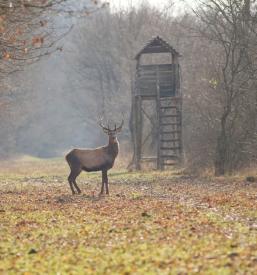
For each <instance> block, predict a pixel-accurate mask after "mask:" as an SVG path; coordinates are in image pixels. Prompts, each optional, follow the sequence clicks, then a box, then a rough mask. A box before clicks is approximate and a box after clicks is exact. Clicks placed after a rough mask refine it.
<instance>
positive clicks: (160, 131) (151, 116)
mask: <svg viewBox="0 0 257 275" xmlns="http://www.w3.org/2000/svg"><path fill="white" fill-rule="evenodd" d="M179 56H180V55H179V53H178V52H177V51H176V50H175V49H173V48H172V47H171V46H170V45H169V44H168V43H167V42H166V41H164V40H163V39H161V38H160V37H159V36H157V37H155V38H153V39H152V40H150V41H149V42H148V43H147V44H146V46H145V47H144V48H143V49H142V50H141V51H140V52H139V53H138V54H137V55H136V57H135V59H136V62H137V64H136V76H135V84H134V87H133V89H132V118H133V124H134V149H135V165H136V169H141V163H142V162H145V161H148V162H154V163H155V164H156V168H157V169H164V168H165V167H166V166H171V165H174V164H177V163H178V162H180V161H181V156H182V97H181V93H180V67H179V61H178V58H179Z"/></svg>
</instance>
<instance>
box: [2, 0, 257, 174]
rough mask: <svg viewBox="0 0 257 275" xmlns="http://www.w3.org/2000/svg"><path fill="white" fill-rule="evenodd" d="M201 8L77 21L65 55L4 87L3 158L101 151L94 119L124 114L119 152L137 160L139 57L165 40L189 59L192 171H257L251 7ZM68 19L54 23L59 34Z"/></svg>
mask: <svg viewBox="0 0 257 275" xmlns="http://www.w3.org/2000/svg"><path fill="white" fill-rule="evenodd" d="M198 3H199V5H198V6H197V8H196V9H195V10H194V11H190V12H188V13H183V14H182V13H181V14H177V13H174V12H173V11H174V6H173V5H170V6H169V8H165V9H162V10H158V9H156V8H153V7H151V6H149V5H146V4H144V5H141V6H140V7H138V8H134V7H129V8H127V9H124V10H119V11H116V12H111V11H110V9H109V6H108V5H106V6H105V7H104V8H103V9H101V10H99V11H98V12H96V13H93V14H91V15H89V16H83V17H81V18H80V19H79V20H76V24H75V26H74V28H73V29H72V31H71V32H70V33H69V35H67V36H66V37H65V39H64V40H63V44H64V50H63V51H62V52H61V53H59V54H57V55H56V54H55V55H52V56H50V57H49V58H46V59H44V60H43V61H42V62H40V63H36V64H34V65H32V66H30V67H27V68H26V69H25V71H23V72H21V73H16V74H12V75H10V76H9V77H8V78H6V77H5V78H4V81H2V83H1V90H2V91H3V96H1V106H4V105H5V106H6V107H5V108H4V107H1V109H0V111H1V114H0V115H1V133H0V134H1V147H0V150H1V156H4V155H13V154H32V155H36V156H41V157H47V156H57V155H61V154H62V153H63V151H65V150H66V149H68V148H69V147H71V146H83V147H85V146H95V145H100V144H101V143H102V142H104V137H102V133H101V132H100V130H99V129H98V128H97V126H96V125H97V123H96V122H97V117H98V116H100V115H103V116H105V117H108V118H110V119H111V120H117V121H118V120H120V118H121V116H122V114H124V116H125V119H126V121H127V124H126V129H125V130H124V133H123V135H122V137H121V139H122V142H123V144H124V147H123V148H126V150H128V151H130V152H131V148H132V147H131V146H129V141H130V129H129V123H128V122H129V118H130V108H131V86H132V85H133V80H134V72H135V62H134V56H135V55H136V53H137V52H138V51H139V50H140V49H141V48H142V47H143V45H144V44H145V43H146V42H147V41H148V40H149V39H151V38H152V37H153V36H155V35H159V36H161V37H163V38H164V39H166V40H167V41H169V42H170V43H171V45H172V46H173V47H174V48H176V49H177V50H178V51H179V52H180V53H181V54H182V56H183V57H182V58H181V60H180V62H181V68H182V92H183V97H184V103H183V111H184V113H183V119H184V121H183V125H184V147H185V159H186V165H187V166H188V167H191V168H192V169H197V168H203V167H214V168H215V173H216V174H217V175H220V174H224V173H225V172H231V171H233V170H235V169H238V168H240V167H244V166H248V165H250V164H253V163H256V160H257V89H256V45H257V43H256V42H257V37H256V23H257V21H256V19H257V18H256V10H255V5H254V3H250V1H247V0H245V1H239V0H238V1H230V0H208V1H198ZM53 18H54V21H53V23H55V24H56V19H55V17H53ZM66 20H67V19H66V17H62V20H61V21H59V22H57V23H60V22H61V24H60V25H61V26H63V24H66V22H67V21H66ZM57 21H58V20H57ZM55 26H56V25H55ZM41 27H46V26H40V28H41ZM55 37H58V35H56V34H55ZM49 41H52V39H50V40H49ZM32 42H33V41H32ZM39 42H40V41H39ZM1 45H2V44H1ZM32 46H33V43H32ZM34 46H36V45H34ZM40 46H42V45H40ZM49 46H51V45H49ZM49 49H50V50H51V51H52V50H53V47H49ZM55 49H56V48H55ZM42 50H43V49H41V52H40V54H42ZM2 53H4V51H2ZM44 53H45V52H44ZM5 58H6V57H5ZM7 61H8V62H9V60H7ZM3 62H6V60H4V58H3V59H2V61H1V64H2V65H4V63H3ZM125 144H127V146H125Z"/></svg>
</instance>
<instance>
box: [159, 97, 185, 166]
mask: <svg viewBox="0 0 257 275" xmlns="http://www.w3.org/2000/svg"><path fill="white" fill-rule="evenodd" d="M181 120H182V116H181V108H180V103H179V102H178V101H176V100H174V99H173V98H172V97H164V98H160V99H159V137H158V139H159V146H158V160H157V161H158V164H157V166H158V168H159V169H162V170H163V169H165V167H167V166H173V165H176V164H178V162H180V159H181V152H182V129H181V128H182V127H181V126H182V121H181Z"/></svg>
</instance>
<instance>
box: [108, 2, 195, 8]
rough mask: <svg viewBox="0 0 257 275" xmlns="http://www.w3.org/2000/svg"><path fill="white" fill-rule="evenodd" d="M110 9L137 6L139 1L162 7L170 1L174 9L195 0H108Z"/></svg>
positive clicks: (186, 5)
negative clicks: (173, 4)
mask: <svg viewBox="0 0 257 275" xmlns="http://www.w3.org/2000/svg"><path fill="white" fill-rule="evenodd" d="M109 2H110V5H111V9H122V8H126V7H128V6H138V5H140V4H141V3H145V2H147V3H149V4H150V5H152V6H155V7H157V8H160V9H163V8H164V7H165V6H168V5H169V3H170V2H174V3H175V7H176V9H178V10H180V9H183V8H185V7H189V6H194V4H195V2H196V1H195V0H110V1H109Z"/></svg>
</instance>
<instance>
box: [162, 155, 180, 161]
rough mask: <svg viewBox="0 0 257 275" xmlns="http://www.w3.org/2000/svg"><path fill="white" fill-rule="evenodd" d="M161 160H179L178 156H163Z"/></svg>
mask: <svg viewBox="0 0 257 275" xmlns="http://www.w3.org/2000/svg"><path fill="white" fill-rule="evenodd" d="M161 158H163V159H170V160H177V159H178V156H174V155H163V156H161Z"/></svg>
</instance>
